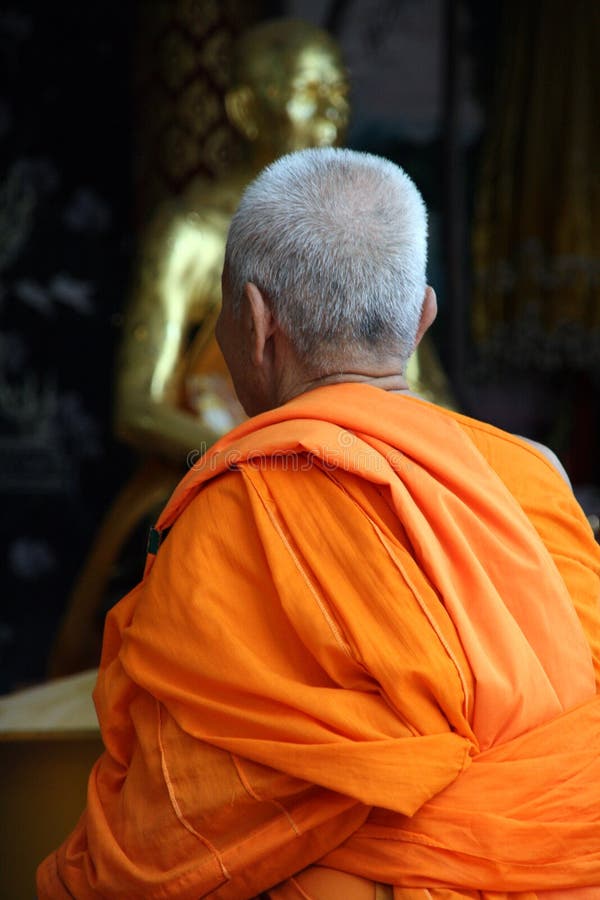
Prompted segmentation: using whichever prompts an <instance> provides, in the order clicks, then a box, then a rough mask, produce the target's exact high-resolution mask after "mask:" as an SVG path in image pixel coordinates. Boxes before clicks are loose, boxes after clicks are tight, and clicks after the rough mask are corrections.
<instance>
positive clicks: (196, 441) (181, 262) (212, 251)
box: [115, 215, 224, 463]
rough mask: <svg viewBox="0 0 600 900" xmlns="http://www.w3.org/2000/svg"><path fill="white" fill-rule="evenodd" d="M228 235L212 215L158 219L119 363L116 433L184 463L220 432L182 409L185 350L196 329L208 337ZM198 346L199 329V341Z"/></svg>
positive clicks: (141, 268)
mask: <svg viewBox="0 0 600 900" xmlns="http://www.w3.org/2000/svg"><path fill="white" fill-rule="evenodd" d="M223 250H224V232H223V229H222V228H220V227H219V223H218V222H215V221H214V220H211V218H210V216H207V217H204V216H202V217H200V216H197V215H196V216H195V215H187V216H182V215H180V216H178V217H174V218H173V219H172V220H171V221H170V222H168V223H167V224H166V225H165V224H164V222H158V223H157V224H156V225H155V226H154V228H153V231H152V233H150V234H149V235H147V236H146V239H145V241H144V244H143V247H142V253H141V257H140V260H139V263H138V266H137V271H136V273H135V282H134V289H133V292H132V298H131V303H130V306H129V309H128V310H127V313H126V316H125V322H124V334H123V339H122V344H121V349H120V354H119V359H118V363H117V378H116V403H115V426H116V431H117V434H118V435H119V436H120V437H122V438H123V439H124V440H126V441H127V442H128V443H130V444H132V445H133V446H135V447H136V448H137V449H138V450H140V451H141V452H143V453H157V452H158V453H160V454H161V455H163V456H167V457H168V458H170V459H174V460H176V461H178V462H180V463H183V462H184V460H185V458H186V456H187V455H188V454H189V453H190V451H193V450H201V449H205V448H206V447H207V446H210V444H212V443H214V441H215V440H216V439H217V438H218V437H220V434H221V432H220V431H218V430H215V428H214V427H211V426H210V424H209V423H208V422H206V421H204V420H203V418H202V416H200V415H197V414H195V413H194V412H193V411H191V410H190V409H186V408H185V384H184V380H185V376H186V365H187V360H186V355H187V354H188V350H189V344H190V341H191V338H192V337H193V336H194V332H197V333H198V332H202V333H204V334H201V335H200V336H201V337H202V340H201V342H200V343H208V341H210V339H211V337H212V334H213V328H214V321H215V318H216V315H217V313H218V308H219V303H220V273H221V266H222V257H223ZM194 343H195V344H197V343H198V334H196V337H195V338H194Z"/></svg>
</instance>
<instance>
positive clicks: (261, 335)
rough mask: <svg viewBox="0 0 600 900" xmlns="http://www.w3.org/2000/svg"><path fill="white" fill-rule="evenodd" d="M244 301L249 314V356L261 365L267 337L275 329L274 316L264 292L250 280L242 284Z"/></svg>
mask: <svg viewBox="0 0 600 900" xmlns="http://www.w3.org/2000/svg"><path fill="white" fill-rule="evenodd" d="M244 301H245V303H246V309H247V314H248V315H249V316H250V334H251V337H250V340H251V344H250V358H251V359H252V362H253V363H254V365H255V366H262V365H263V363H264V360H265V353H266V352H268V342H269V339H270V338H271V336H272V335H273V334H274V332H275V329H276V322H275V317H274V316H273V313H272V312H271V306H270V304H269V302H268V301H267V299H266V298H265V296H264V294H263V293H262V291H260V290H259V288H257V287H256V285H255V284H253V283H252V282H251V281H248V282H247V283H246V284H245V285H244Z"/></svg>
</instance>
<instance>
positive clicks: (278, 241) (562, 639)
mask: <svg viewBox="0 0 600 900" xmlns="http://www.w3.org/2000/svg"><path fill="white" fill-rule="evenodd" d="M425 266H426V211H425V208H424V205H423V202H422V200H421V197H420V194H419V193H418V191H417V189H416V187H415V186H414V185H413V183H412V182H411V181H410V180H409V178H408V177H407V176H406V175H405V174H404V173H403V172H402V171H401V170H400V169H399V168H398V167H396V166H394V165H393V164H391V163H389V162H387V161H385V160H382V159H379V158H377V157H373V156H370V155H366V154H360V153H354V152H351V151H347V150H336V149H332V148H328V149H325V148H324V149H319V150H303V151H300V152H297V153H292V154H290V155H288V156H284V157H282V158H281V159H280V160H278V161H277V162H276V163H274V164H273V165H271V166H270V167H269V168H267V169H266V170H265V171H264V172H263V173H262V174H261V175H260V176H259V177H258V178H257V180H256V181H254V182H253V183H252V184H251V185H250V187H249V188H248V189H247V190H246V192H245V194H244V196H243V198H242V200H241V203H240V206H239V208H238V210H237V212H236V214H235V216H234V218H233V220H232V223H231V227H230V230H229V236H228V242H227V248H226V254H225V266H224V272H223V280H222V287H223V305H222V311H221V313H220V317H219V320H218V323H217V337H218V340H219V343H220V347H221V349H222V352H223V354H224V357H225V360H226V361H227V364H228V367H229V369H230V372H231V375H232V379H233V382H234V385H235V389H236V392H237V394H238V397H239V399H240V401H241V403H242V405H243V406H244V409H245V410H246V412H247V413H248V415H249V416H250V417H251V418H250V419H249V420H248V421H246V422H245V423H244V424H242V425H241V426H239V427H238V428H236V429H235V430H234V431H233V432H231V433H230V434H229V435H227V436H225V437H224V438H222V439H221V440H220V441H219V442H218V443H217V444H216V445H215V446H214V447H213V448H212V449H211V450H210V451H209V452H208V453H207V454H205V455H204V456H202V457H199V458H198V460H197V462H196V463H195V464H194V465H193V467H192V468H191V470H190V471H189V472H188V474H187V475H186V476H185V478H184V479H183V481H182V482H181V483H180V485H179V486H178V488H177V489H176V490H175V492H174V494H173V495H172V497H171V499H170V501H169V503H168V504H167V506H166V508H165V509H164V511H163V513H162V514H161V516H160V518H159V520H158V522H157V523H156V527H155V528H154V529H153V530H152V532H151V535H150V541H149V553H148V558H147V565H146V571H145V575H144V578H143V580H142V582H141V583H140V584H139V585H138V586H137V587H136V588H135V589H134V590H133V591H132V592H131V593H130V594H128V595H127V596H126V597H125V598H124V599H123V600H122V601H121V602H120V603H119V604H117V606H116V607H115V608H114V609H113V610H112V611H111V612H110V614H109V616H108V620H107V624H106V629H105V637H104V647H103V655H102V662H101V667H100V672H99V676H98V682H97V685H96V688H95V693H94V699H95V703H96V708H97V712H98V717H99V720H100V724H101V728H102V736H103V740H104V744H105V747H106V750H105V752H104V754H103V756H102V757H101V758H100V759H99V760H98V762H97V763H96V765H95V767H94V769H93V771H92V773H91V775H90V780H89V787H88V799H87V808H86V810H85V812H84V813H83V815H82V817H81V819H80V821H79V823H78V825H77V827H76V828H75V831H74V832H73V834H72V835H71V836H70V837H69V838H68V839H67V840H66V841H65V843H64V844H63V845H62V847H60V848H59V849H58V850H57V851H56V852H55V853H53V854H52V855H51V856H50V857H48V859H46V860H45V861H44V862H43V863H42V864H41V866H40V868H39V870H38V894H39V897H40V900H46V898H68V897H77V898H80V900H88V898H89V900H92V898H94V900H96V898H105V897H112V898H144V900H149V898H180V900H197V898H199V897H214V898H219V900H246V898H254V897H263V898H270V900H288V898H303V900H336V898H344V900H377V898H379V900H381V898H394V900H431V898H433V900H454V898H469V900H471V898H479V897H485V898H489V900H492V898H493V900H503V898H505V897H506V898H508V897H510V896H511V895H514V896H515V897H518V900H534V898H535V897H537V896H540V898H543V897H547V898H548V900H559V898H561V900H562V898H564V900H567V898H571V897H572V898H573V900H597V898H600V752H599V748H600V700H599V697H598V683H599V681H600V606H599V597H600V548H599V547H598V545H597V544H596V543H595V542H594V539H593V536H592V532H591V529H590V526H589V524H588V523H587V520H586V518H585V516H584V514H583V512H582V511H581V509H580V507H579V506H578V504H577V502H576V501H575V499H574V496H573V493H572V491H571V488H570V486H569V484H568V481H567V480H566V478H565V477H564V474H563V473H562V472H561V471H560V470H559V468H558V467H557V465H556V461H555V459H554V458H553V457H552V455H551V454H550V452H549V451H546V450H545V449H544V448H540V447H539V446H537V445H533V444H531V443H530V442H527V441H525V440H523V439H521V438H519V437H516V436H513V435H510V434H507V433H505V432H502V431H500V430H498V429H496V428H494V427H492V426H491V425H487V424H485V423H483V422H479V421H475V420H473V419H469V418H467V417H465V416H462V415H459V414H457V413H454V412H451V411H448V410H446V409H442V408H439V407H437V406H435V405H434V404H432V403H429V402H427V401H424V400H422V399H420V398H419V397H416V396H414V395H412V394H411V393H410V392H409V390H408V388H407V384H406V381H405V378H404V374H403V373H404V371H405V368H406V363H407V359H408V357H409V356H410V355H411V353H412V352H413V351H414V349H415V347H416V346H417V344H418V342H419V340H420V339H421V338H422V336H423V334H424V333H425V331H426V330H427V328H428V326H429V325H430V324H431V322H432V321H433V319H434V316H435V295H434V292H433V290H432V289H431V288H430V287H427V286H426V283H425Z"/></svg>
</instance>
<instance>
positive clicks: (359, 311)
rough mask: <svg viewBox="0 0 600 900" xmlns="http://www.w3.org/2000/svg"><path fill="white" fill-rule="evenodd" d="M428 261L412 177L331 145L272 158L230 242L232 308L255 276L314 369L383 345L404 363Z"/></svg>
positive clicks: (242, 207) (248, 194) (247, 195)
mask: <svg viewBox="0 0 600 900" xmlns="http://www.w3.org/2000/svg"><path fill="white" fill-rule="evenodd" d="M426 262H427V212H426V209H425V204H424V203H423V199H422V197H421V194H420V193H419V191H418V190H417V188H416V187H415V185H414V184H413V182H412V181H411V179H410V178H409V177H408V175H407V174H406V173H405V172H404V171H403V170H402V169H401V168H400V167H399V166H396V165H394V164H393V163H391V162H390V161H389V160H386V159H382V158H380V157H378V156H373V155H372V154H369V153H358V152H356V151H352V150H344V149H337V148H332V147H327V148H321V149H309V150H300V151H298V152H296V153H290V154H288V155H286V156H282V157H281V158H279V159H278V160H276V161H275V162H274V163H272V164H271V165H270V166H268V167H267V168H266V169H265V170H264V171H263V172H262V173H261V174H260V175H259V176H258V177H257V178H256V179H255V181H253V182H252V183H251V184H250V186H249V187H248V188H247V189H246V191H245V192H244V194H243V196H242V199H241V202H240V204H239V206H238V209H237V211H236V213H235V215H234V216H233V219H232V221H231V225H230V228H229V235H228V239H227V247H226V251H225V264H226V267H227V273H228V279H229V284H230V288H231V297H232V304H233V309H234V313H235V312H236V311H238V310H239V306H240V303H241V297H242V295H243V290H244V286H245V284H246V283H247V282H249V281H250V282H253V283H254V284H255V285H256V286H257V287H258V288H259V289H260V290H261V291H262V292H263V293H264V294H265V296H266V297H267V299H268V301H269V303H270V305H271V308H272V311H273V314H274V316H275V318H276V319H277V321H278V323H279V325H280V327H281V328H282V329H283V331H284V333H285V334H286V335H287V337H288V339H289V340H290V341H291V343H292V345H293V347H294V349H295V351H296V353H297V354H298V356H299V357H300V358H301V359H303V360H311V361H312V362H313V363H314V364H315V365H316V366H318V367H327V366H331V365H335V364H337V363H338V362H339V361H340V360H343V359H344V358H345V357H346V358H354V357H355V356H361V355H364V354H365V352H368V353H373V352H381V351H384V352H388V353H393V354H397V355H398V356H399V357H400V358H401V360H402V362H403V363H404V362H405V361H406V360H407V358H408V357H409V356H410V354H411V353H412V351H413V349H414V344H415V338H416V333H417V329H418V326H419V321H420V316H421V309H422V304H423V298H424V294H425V286H426V284H425V268H426Z"/></svg>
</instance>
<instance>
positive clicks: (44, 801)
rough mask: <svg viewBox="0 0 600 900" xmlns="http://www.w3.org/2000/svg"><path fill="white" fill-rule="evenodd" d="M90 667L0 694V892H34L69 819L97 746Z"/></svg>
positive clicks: (75, 814)
mask: <svg viewBox="0 0 600 900" xmlns="http://www.w3.org/2000/svg"><path fill="white" fill-rule="evenodd" d="M96 675H97V673H96V671H95V670H92V671H89V672H82V673H81V674H78V675H74V676H70V677H68V678H60V679H57V680H56V681H51V682H48V683H46V684H42V685H39V686H36V687H33V688H28V689H27V690H23V691H18V692H16V693H14V694H8V695H5V696H3V697H0V772H1V773H2V774H1V776H0V777H1V788H0V790H1V797H2V799H1V802H0V898H5V897H6V898H7V900H9V898H10V900H34V898H35V871H36V868H37V866H38V864H39V863H40V862H41V860H42V859H43V858H44V857H45V856H47V855H48V854H49V853H51V852H52V850H55V849H56V848H57V847H58V846H59V845H60V844H61V843H62V841H63V840H64V839H65V838H66V837H67V835H68V834H69V832H70V831H71V830H72V829H73V827H74V826H75V824H76V822H77V819H78V818H79V816H80V814H81V812H82V810H83V808H84V806H85V798H86V786H87V780H88V777H89V773H90V771H91V769H92V766H93V764H94V762H95V760H96V759H97V758H98V757H99V756H100V754H101V753H102V750H103V746H102V741H101V739H100V731H99V728H98V722H97V719H96V713H95V710H94V705H93V702H92V689H93V687H94V684H95V682H96Z"/></svg>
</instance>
